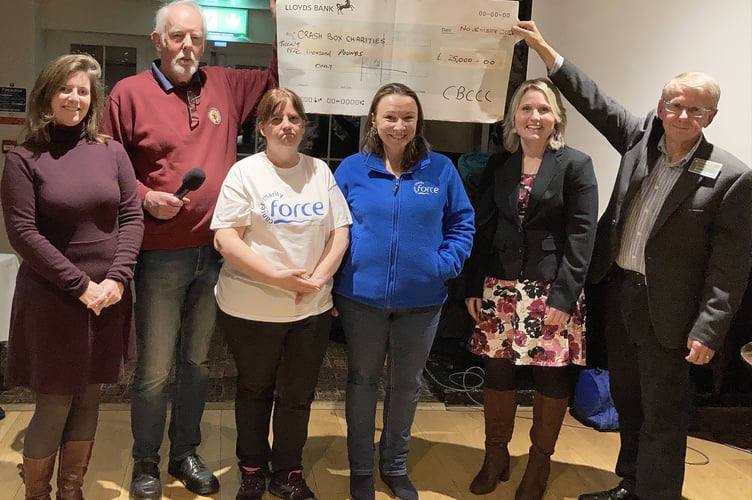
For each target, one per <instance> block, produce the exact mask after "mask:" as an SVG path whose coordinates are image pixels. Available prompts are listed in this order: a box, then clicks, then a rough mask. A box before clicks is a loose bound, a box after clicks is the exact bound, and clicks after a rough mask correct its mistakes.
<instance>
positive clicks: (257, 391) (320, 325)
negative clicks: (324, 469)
mask: <svg viewBox="0 0 752 500" xmlns="http://www.w3.org/2000/svg"><path fill="white" fill-rule="evenodd" d="M330 325H331V314H330V312H329V311H327V312H325V313H323V314H319V315H317V316H310V317H308V318H305V319H302V320H299V321H293V322H290V323H268V322H264V321H251V320H246V319H242V318H236V317H234V316H230V315H228V314H225V313H224V312H222V311H221V310H219V311H217V327H218V328H219V329H220V331H221V332H222V333H223V334H224V336H225V338H226V339H227V344H228V345H229V347H230V352H231V353H232V356H233V358H234V360H235V365H236V366H237V370H238V378H237V394H236V396H235V424H236V427H237V431H238V440H237V443H236V448H235V453H236V455H237V457H238V461H239V463H240V465H243V466H246V467H262V468H267V467H268V464H269V462H271V468H272V470H273V471H281V470H298V469H301V465H302V454H303V446H304V445H305V442H306V439H308V419H309V417H310V414H311V403H312V402H313V397H314V391H315V389H316V380H317V379H318V375H319V370H320V368H321V363H322V361H323V359H324V355H325V354H326V347H327V343H328V341H329V328H330ZM272 407H273V408H274V415H273V416H272ZM270 418H272V426H273V431H274V443H273V445H272V447H271V448H270V447H269V420H270Z"/></svg>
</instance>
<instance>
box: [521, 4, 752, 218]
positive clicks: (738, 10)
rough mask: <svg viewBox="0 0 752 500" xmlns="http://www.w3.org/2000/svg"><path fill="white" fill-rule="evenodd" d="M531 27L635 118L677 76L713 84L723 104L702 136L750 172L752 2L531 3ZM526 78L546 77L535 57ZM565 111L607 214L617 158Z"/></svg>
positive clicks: (571, 139)
mask: <svg viewBox="0 0 752 500" xmlns="http://www.w3.org/2000/svg"><path fill="white" fill-rule="evenodd" d="M533 20H535V21H536V24H537V25H538V27H539V29H540V31H541V33H542V34H543V36H544V37H545V38H546V40H548V42H549V43H550V44H551V45H552V46H553V47H554V48H555V49H556V50H557V51H558V52H559V53H560V54H561V55H562V56H564V57H565V58H567V59H569V60H570V61H572V62H574V63H575V64H577V65H578V66H579V67H580V68H582V69H583V70H585V71H586V72H587V73H588V74H589V75H590V76H591V77H592V78H593V79H594V80H595V81H596V82H598V83H599V84H600V85H601V87H602V88H603V89H604V90H605V91H606V92H608V93H609V94H610V95H611V96H612V97H614V98H615V99H616V100H617V101H619V102H621V103H622V104H624V105H625V106H626V107H627V108H628V109H630V110H631V111H632V112H633V113H635V114H643V113H645V112H647V111H648V110H649V109H651V108H653V107H655V106H656V104H657V102H658V99H659V97H660V92H661V89H662V88H663V85H664V84H665V83H666V82H667V81H668V80H670V79H671V78H672V77H673V76H674V75H676V74H678V73H681V72H684V71H702V72H705V73H708V74H710V75H711V76H713V77H714V78H716V79H717V80H718V82H719V83H720V85H721V101H720V103H719V106H718V107H719V111H718V115H717V116H716V118H715V120H714V121H713V123H712V124H711V125H710V127H708V128H707V129H706V130H705V135H706V137H707V138H708V140H710V141H711V142H713V143H714V144H716V145H717V146H719V147H722V148H724V149H726V150H728V151H730V152H732V153H733V154H734V155H736V156H737V157H739V158H741V159H742V161H744V162H745V163H747V165H750V166H752V101H751V99H752V1H750V0H724V1H720V2H713V1H707V0H660V1H657V0H630V1H621V0H533ZM528 75H529V76H530V77H537V76H544V75H545V67H544V66H543V64H542V63H541V62H540V59H539V58H538V56H537V55H536V54H535V53H534V52H532V51H531V55H530V60H529V64H528ZM568 109H570V112H569V118H570V120H569V125H568V127H567V134H566V135H567V142H568V143H569V144H570V145H572V147H575V148H577V149H581V150H583V151H585V152H586V153H588V154H590V155H591V156H592V157H593V162H594V163H595V168H596V172H597V174H598V181H599V183H600V194H601V196H600V198H601V200H600V201H601V209H604V208H605V206H606V204H607V202H608V197H609V195H610V192H611V188H612V186H613V181H614V177H615V175H616V169H617V167H618V165H619V157H618V155H617V154H616V152H615V151H614V150H613V149H612V148H611V146H609V145H608V143H607V142H606V141H605V140H604V139H602V137H601V136H600V135H599V134H597V133H596V132H595V131H594V129H593V128H592V127H591V126H590V125H589V124H588V123H587V122H585V121H584V119H583V118H582V117H581V116H580V115H579V114H578V113H577V112H576V111H574V110H573V109H571V106H568Z"/></svg>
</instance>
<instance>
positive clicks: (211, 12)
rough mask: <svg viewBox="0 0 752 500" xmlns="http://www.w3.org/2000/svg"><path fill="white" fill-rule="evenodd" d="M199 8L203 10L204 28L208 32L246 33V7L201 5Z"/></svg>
mask: <svg viewBox="0 0 752 500" xmlns="http://www.w3.org/2000/svg"><path fill="white" fill-rule="evenodd" d="M201 10H203V11H204V17H206V29H207V31H208V32H209V33H224V34H228V35H240V36H247V35H248V11H247V10H246V9H229V8H225V7H202V8H201Z"/></svg>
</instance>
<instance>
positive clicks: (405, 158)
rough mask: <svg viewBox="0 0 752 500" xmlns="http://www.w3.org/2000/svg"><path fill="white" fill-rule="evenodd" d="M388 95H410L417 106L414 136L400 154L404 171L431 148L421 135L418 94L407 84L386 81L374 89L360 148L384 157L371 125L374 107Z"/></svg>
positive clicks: (374, 111) (378, 138) (379, 141)
mask: <svg viewBox="0 0 752 500" xmlns="http://www.w3.org/2000/svg"><path fill="white" fill-rule="evenodd" d="M388 95H404V96H407V97H411V98H412V99H413V100H414V101H415V104H416V106H417V107H418V121H417V123H416V124H415V137H413V140H412V141H410V143H409V144H408V145H407V146H406V147H405V152H404V154H403V155H402V165H400V170H402V171H405V170H407V169H409V168H411V167H412V166H413V165H415V164H416V163H418V160H420V159H421V158H423V157H424V156H426V155H427V154H428V152H429V151H430V150H431V145H430V144H428V141H427V140H426V138H425V137H423V130H424V128H425V121H424V119H423V106H421V104H420V100H419V99H418V95H417V94H416V93H415V92H414V91H413V90H412V89H411V88H410V87H408V86H407V85H404V84H402V83H396V82H394V83H387V84H386V85H384V86H383V87H381V88H380V89H379V90H377V91H376V95H374V96H373V101H371V108H370V109H369V110H368V119H367V120H366V126H365V129H364V131H363V140H362V141H361V142H360V149H361V151H363V152H365V153H371V154H373V155H375V156H378V157H379V158H381V159H384V156H385V153H384V143H382V142H381V137H379V134H378V133H377V132H376V129H375V128H374V127H373V120H374V119H375V118H376V108H377V107H378V106H379V101H381V99H383V98H384V97H386V96H388Z"/></svg>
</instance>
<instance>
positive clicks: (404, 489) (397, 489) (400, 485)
mask: <svg viewBox="0 0 752 500" xmlns="http://www.w3.org/2000/svg"><path fill="white" fill-rule="evenodd" d="M381 480H382V481H384V484H386V485H387V486H388V487H389V489H390V490H392V494H393V495H394V496H395V497H397V498H398V499H399V500H418V490H416V489H415V486H413V483H412V482H411V481H410V478H409V477H407V474H401V475H399V476H385V475H384V473H381Z"/></svg>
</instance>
